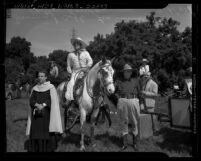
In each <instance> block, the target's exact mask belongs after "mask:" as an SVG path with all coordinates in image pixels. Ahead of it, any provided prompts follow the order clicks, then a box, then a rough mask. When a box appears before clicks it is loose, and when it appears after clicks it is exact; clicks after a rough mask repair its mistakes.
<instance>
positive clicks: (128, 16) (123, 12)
mask: <svg viewBox="0 0 201 161" xmlns="http://www.w3.org/2000/svg"><path fill="white" fill-rule="evenodd" d="M152 11H154V12H156V16H160V17H166V18H170V17H172V19H174V20H177V21H179V22H180V25H179V26H178V30H179V31H180V32H182V31H183V30H184V29H185V28H186V27H192V5H191V4H169V5H168V6H167V7H165V8H163V9H11V18H8V19H7V22H6V42H7V43H9V42H10V40H11V38H12V37H14V36H20V37H22V38H25V39H26V40H27V41H29V42H31V52H33V53H34V55H35V56H48V55H49V54H50V53H51V52H53V50H57V49H61V50H66V51H72V50H73V48H72V45H71V44H70V39H71V35H72V30H73V28H74V29H75V31H76V34H77V36H79V37H81V38H82V39H83V40H84V41H85V42H86V43H87V44H89V42H90V41H93V38H94V36H96V35H97V34H98V33H100V34H103V35H104V36H105V35H106V34H110V33H111V32H114V27H115V24H116V23H117V22H120V21H122V20H124V21H129V20H137V21H145V20H146V16H147V15H149V14H150V12H152Z"/></svg>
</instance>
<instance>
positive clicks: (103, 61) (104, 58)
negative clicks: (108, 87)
mask: <svg viewBox="0 0 201 161" xmlns="http://www.w3.org/2000/svg"><path fill="white" fill-rule="evenodd" d="M106 62H107V59H106V57H105V56H103V57H102V63H103V64H105V63H106Z"/></svg>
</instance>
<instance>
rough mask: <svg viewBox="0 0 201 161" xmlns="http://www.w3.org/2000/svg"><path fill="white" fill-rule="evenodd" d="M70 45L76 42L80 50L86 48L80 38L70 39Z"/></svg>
mask: <svg viewBox="0 0 201 161" xmlns="http://www.w3.org/2000/svg"><path fill="white" fill-rule="evenodd" d="M70 41H71V44H72V45H74V44H75V43H76V42H78V43H80V44H81V48H86V46H87V44H86V43H85V42H84V41H83V40H82V39H81V38H80V37H73V38H71V40H70Z"/></svg>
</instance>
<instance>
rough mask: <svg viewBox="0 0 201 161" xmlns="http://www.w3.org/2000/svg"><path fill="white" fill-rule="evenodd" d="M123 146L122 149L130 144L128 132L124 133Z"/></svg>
mask: <svg viewBox="0 0 201 161" xmlns="http://www.w3.org/2000/svg"><path fill="white" fill-rule="evenodd" d="M122 139H123V146H122V148H121V150H122V151H123V150H125V149H126V148H127V146H128V134H125V135H123V138H122Z"/></svg>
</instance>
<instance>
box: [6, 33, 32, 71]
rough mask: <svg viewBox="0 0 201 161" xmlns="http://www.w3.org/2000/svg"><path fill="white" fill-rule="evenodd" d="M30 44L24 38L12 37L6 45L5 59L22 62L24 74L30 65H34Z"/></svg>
mask: <svg viewBox="0 0 201 161" xmlns="http://www.w3.org/2000/svg"><path fill="white" fill-rule="evenodd" d="M30 47H31V43H30V42H28V41H26V39H25V38H21V37H19V36H18V37H13V38H12V39H11V41H10V42H9V43H8V44H6V52H5V57H6V58H12V59H16V58H17V59H18V58H20V59H21V60H22V65H23V67H24V70H25V72H26V71H27V69H28V68H29V65H30V64H31V63H34V54H33V53H32V52H31V51H30Z"/></svg>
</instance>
